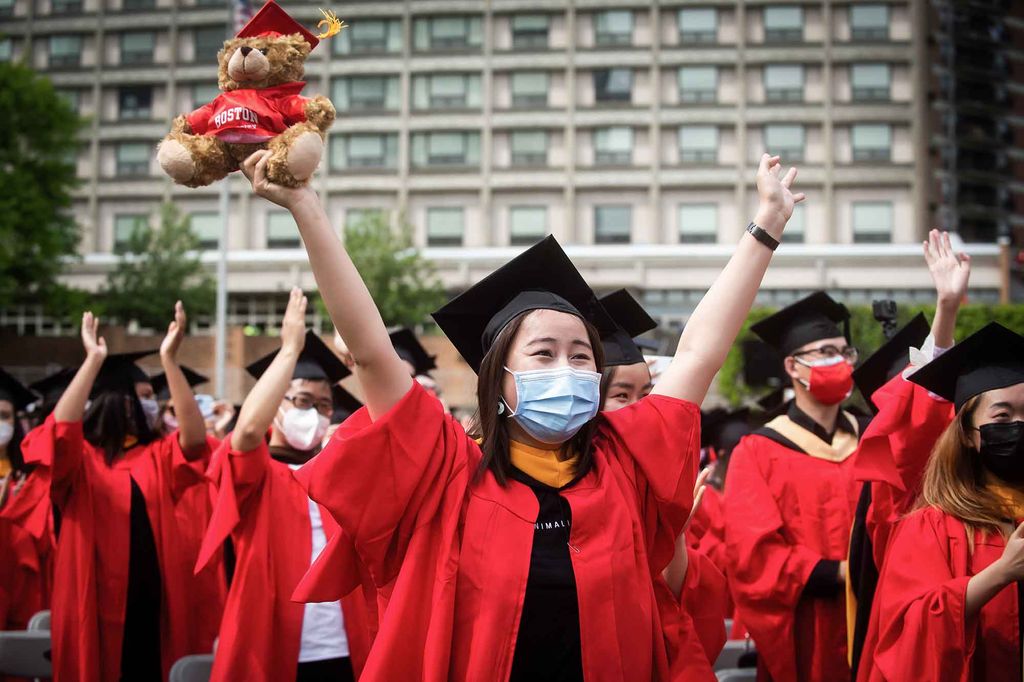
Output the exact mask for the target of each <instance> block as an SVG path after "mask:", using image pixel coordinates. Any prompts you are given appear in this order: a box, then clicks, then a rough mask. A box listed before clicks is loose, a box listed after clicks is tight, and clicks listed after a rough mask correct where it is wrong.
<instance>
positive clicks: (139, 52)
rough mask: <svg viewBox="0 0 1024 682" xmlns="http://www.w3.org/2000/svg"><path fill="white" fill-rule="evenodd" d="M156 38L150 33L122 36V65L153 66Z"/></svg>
mask: <svg viewBox="0 0 1024 682" xmlns="http://www.w3.org/2000/svg"><path fill="white" fill-rule="evenodd" d="M155 44H156V37H155V36H154V34H153V33H152V32H150V31H131V32H128V33H122V34H121V63H122V64H152V63H153V47H154V45H155Z"/></svg>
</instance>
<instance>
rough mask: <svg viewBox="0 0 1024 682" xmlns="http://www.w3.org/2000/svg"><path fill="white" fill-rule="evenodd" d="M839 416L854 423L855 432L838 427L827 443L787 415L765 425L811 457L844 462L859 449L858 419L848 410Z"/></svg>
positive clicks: (849, 422) (851, 423)
mask: <svg viewBox="0 0 1024 682" xmlns="http://www.w3.org/2000/svg"><path fill="white" fill-rule="evenodd" d="M838 418H839V419H845V420H846V421H847V423H848V424H850V425H852V426H853V433H847V432H846V431H842V430H840V429H836V432H835V435H833V436H832V442H831V443H826V442H825V441H823V440H822V439H820V438H818V437H817V436H815V435H814V434H813V433H811V432H810V431H808V430H807V429H805V428H804V427H802V426H800V425H798V424H796V423H795V422H793V420H792V419H790V418H789V417H788V416H787V415H781V416H778V417H776V418H775V419H773V420H771V421H770V422H768V423H767V424H766V425H765V426H766V427H767V428H769V429H771V430H772V431H775V432H776V433H778V434H779V435H780V436H782V437H784V438H786V439H787V440H789V441H791V442H792V443H793V444H794V445H796V446H797V447H799V448H800V449H801V450H803V451H804V452H806V453H807V454H808V455H810V456H811V457H817V458H818V459H824V460H826V461H829V462H842V461H843V460H845V459H846V458H847V457H849V456H850V455H852V454H853V452H854V450H856V449H857V435H858V434H857V430H858V428H857V420H856V419H854V418H853V416H852V415H850V414H849V413H848V412H840V413H839V416H838Z"/></svg>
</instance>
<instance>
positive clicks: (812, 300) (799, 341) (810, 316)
mask: <svg viewBox="0 0 1024 682" xmlns="http://www.w3.org/2000/svg"><path fill="white" fill-rule="evenodd" d="M849 319H850V311H848V310H847V309H846V306H844V305H843V304H842V303H837V302H836V301H834V300H832V297H831V296H829V295H828V294H826V293H825V292H824V291H817V292H815V293H813V294H811V295H810V296H807V297H806V298H803V299H801V300H799V301H797V302H796V303H794V304H793V305H791V306H788V307H786V308H783V309H782V310H780V311H779V312H777V313H775V314H774V315H772V316H771V317H766V318H765V319H763V320H761V321H760V322H758V323H757V324H755V325H753V326H752V327H751V328H750V331H752V332H754V333H755V334H757V335H758V336H759V337H761V339H762V340H763V341H764V342H765V343H767V344H768V345H769V346H772V347H773V348H775V349H776V350H778V351H779V352H780V353H782V354H783V355H789V354H790V353H792V352H793V351H795V350H796V349H797V348H800V347H801V346H804V345H806V344H808V343H812V342H814V341H819V340H821V339H828V338H832V337H836V336H843V337H846V339H847V340H849V333H848V327H849ZM840 324H842V325H843V329H842V330H840V328H839V325H840Z"/></svg>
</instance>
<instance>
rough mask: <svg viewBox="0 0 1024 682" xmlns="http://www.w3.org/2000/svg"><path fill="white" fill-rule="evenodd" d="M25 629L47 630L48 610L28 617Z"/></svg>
mask: <svg viewBox="0 0 1024 682" xmlns="http://www.w3.org/2000/svg"><path fill="white" fill-rule="evenodd" d="M27 629H28V630H33V631H39V630H45V631H46V632H49V631H50V612H49V611H40V612H39V613H36V614H34V615H33V616H32V617H31V618H29V619H28V628H27Z"/></svg>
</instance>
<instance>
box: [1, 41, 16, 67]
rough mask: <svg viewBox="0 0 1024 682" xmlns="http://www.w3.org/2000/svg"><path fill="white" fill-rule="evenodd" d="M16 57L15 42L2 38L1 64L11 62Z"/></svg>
mask: <svg viewBox="0 0 1024 682" xmlns="http://www.w3.org/2000/svg"><path fill="white" fill-rule="evenodd" d="M13 55H14V41H12V40H11V39H10V38H3V37H0V63H2V62H9V61H11V57H12V56H13Z"/></svg>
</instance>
